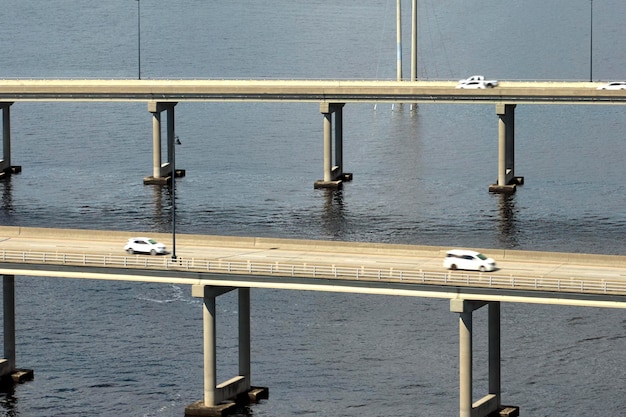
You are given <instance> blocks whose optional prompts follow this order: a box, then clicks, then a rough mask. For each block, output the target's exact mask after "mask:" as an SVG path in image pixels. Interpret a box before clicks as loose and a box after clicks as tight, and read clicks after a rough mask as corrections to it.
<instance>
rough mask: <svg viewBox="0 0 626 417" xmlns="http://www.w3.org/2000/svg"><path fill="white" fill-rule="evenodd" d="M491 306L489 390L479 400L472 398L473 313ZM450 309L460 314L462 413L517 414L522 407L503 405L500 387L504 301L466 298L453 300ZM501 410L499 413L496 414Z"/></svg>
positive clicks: (479, 416) (470, 416)
mask: <svg viewBox="0 0 626 417" xmlns="http://www.w3.org/2000/svg"><path fill="white" fill-rule="evenodd" d="M486 304H487V305H489V311H488V315H489V318H488V330H489V334H488V337H489V340H488V346H489V364H488V366H489V393H488V394H487V395H485V396H484V397H483V398H481V399H479V400H478V401H476V402H473V401H472V392H473V386H472V384H473V382H472V377H473V371H472V363H473V347H472V331H473V329H472V326H473V324H472V315H473V312H474V310H478V309H479V308H481V307H483V306H484V305H486ZM450 311H452V312H455V313H459V416H460V417H487V416H494V415H499V416H501V417H515V416H518V415H519V408H518V407H514V406H502V405H501V388H500V303H499V302H490V303H487V302H484V301H473V300H472V301H469V300H463V299H453V300H450ZM496 413H497V414H496Z"/></svg>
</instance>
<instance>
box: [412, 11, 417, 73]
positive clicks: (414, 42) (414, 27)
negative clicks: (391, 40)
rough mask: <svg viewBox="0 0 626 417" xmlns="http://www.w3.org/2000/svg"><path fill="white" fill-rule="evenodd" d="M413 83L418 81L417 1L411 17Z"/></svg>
mask: <svg viewBox="0 0 626 417" xmlns="http://www.w3.org/2000/svg"><path fill="white" fill-rule="evenodd" d="M411 81H417V0H413V5H412V16H411Z"/></svg>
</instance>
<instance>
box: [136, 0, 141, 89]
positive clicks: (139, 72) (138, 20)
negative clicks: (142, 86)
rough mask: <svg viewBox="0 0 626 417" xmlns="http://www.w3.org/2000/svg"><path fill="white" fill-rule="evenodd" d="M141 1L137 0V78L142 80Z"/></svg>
mask: <svg viewBox="0 0 626 417" xmlns="http://www.w3.org/2000/svg"><path fill="white" fill-rule="evenodd" d="M140 4H141V1H140V0H137V79H138V80H141V6H140Z"/></svg>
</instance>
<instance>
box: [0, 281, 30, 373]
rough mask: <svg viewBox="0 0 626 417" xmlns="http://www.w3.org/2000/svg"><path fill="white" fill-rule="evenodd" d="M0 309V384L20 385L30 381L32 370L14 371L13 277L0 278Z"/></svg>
mask: <svg viewBox="0 0 626 417" xmlns="http://www.w3.org/2000/svg"><path fill="white" fill-rule="evenodd" d="M2 302H3V305H2V308H3V314H4V358H3V359H0V383H2V384H11V383H22V382H25V381H29V380H32V379H33V377H34V373H33V370H32V369H16V367H15V364H16V355H15V276H14V275H4V276H3V277H2Z"/></svg>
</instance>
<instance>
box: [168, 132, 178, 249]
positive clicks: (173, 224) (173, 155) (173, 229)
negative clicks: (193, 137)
mask: <svg viewBox="0 0 626 417" xmlns="http://www.w3.org/2000/svg"><path fill="white" fill-rule="evenodd" d="M174 137H175V138H176V141H177V142H178V137H177V136H176V135H174ZM171 159H172V160H171V162H170V163H171V164H172V174H171V175H172V260H173V261H175V260H176V143H174V144H173V145H172V157H171Z"/></svg>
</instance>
